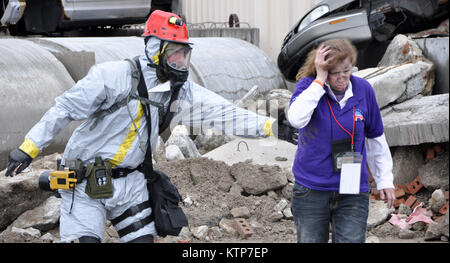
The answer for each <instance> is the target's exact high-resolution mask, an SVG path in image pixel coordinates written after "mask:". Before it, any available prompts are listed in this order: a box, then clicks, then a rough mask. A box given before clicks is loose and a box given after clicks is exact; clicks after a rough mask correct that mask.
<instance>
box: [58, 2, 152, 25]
mask: <svg viewBox="0 0 450 263" xmlns="http://www.w3.org/2000/svg"><path fill="white" fill-rule="evenodd" d="M63 2H65V3H67V4H68V5H73V12H72V13H71V20H72V21H76V20H98V19H120V18H139V17H146V16H147V15H148V14H149V12H150V7H151V0H63Z"/></svg>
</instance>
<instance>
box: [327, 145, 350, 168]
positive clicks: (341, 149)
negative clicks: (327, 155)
mask: <svg viewBox="0 0 450 263" xmlns="http://www.w3.org/2000/svg"><path fill="white" fill-rule="evenodd" d="M351 150H352V139H351V138H347V139H343V140H337V141H332V142H331V154H332V156H333V172H335V173H340V172H341V164H342V162H341V160H340V158H341V157H342V156H343V155H344V154H345V153H347V152H351Z"/></svg>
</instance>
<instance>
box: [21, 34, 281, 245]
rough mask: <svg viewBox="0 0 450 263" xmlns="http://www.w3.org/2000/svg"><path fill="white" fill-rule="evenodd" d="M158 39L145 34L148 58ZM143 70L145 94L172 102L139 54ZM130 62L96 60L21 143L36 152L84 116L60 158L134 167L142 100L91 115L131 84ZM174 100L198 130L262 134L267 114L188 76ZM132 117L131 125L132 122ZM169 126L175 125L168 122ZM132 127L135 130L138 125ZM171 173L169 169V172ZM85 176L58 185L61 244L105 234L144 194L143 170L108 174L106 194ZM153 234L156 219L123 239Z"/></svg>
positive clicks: (154, 128) (154, 111) (139, 158)
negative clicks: (94, 191) (66, 186)
mask: <svg viewBox="0 0 450 263" xmlns="http://www.w3.org/2000/svg"><path fill="white" fill-rule="evenodd" d="M159 48H160V40H159V39H157V38H155V37H150V39H149V41H148V42H147V44H146V52H147V55H148V57H149V58H152V57H153V56H154V55H155V54H157V53H158V52H159ZM139 62H140V65H141V68H142V74H143V77H144V78H145V84H146V86H147V90H148V92H149V100H151V101H155V102H159V103H162V104H164V106H165V108H166V109H167V108H168V106H169V101H170V94H171V91H170V85H162V84H161V83H160V82H159V81H158V78H157V76H156V71H155V68H152V67H150V66H149V65H148V64H149V61H148V60H147V56H145V55H144V56H141V57H139ZM131 72H132V70H131V67H130V64H129V62H127V61H116V62H106V63H102V64H97V65H94V66H93V67H92V68H91V69H90V71H89V73H88V74H87V76H86V77H84V78H83V79H82V80H80V81H79V82H78V83H76V85H75V86H74V87H73V88H71V89H69V90H67V91H66V92H64V93H63V94H62V95H60V96H59V97H57V98H56V99H55V105H54V106H53V107H52V108H51V109H49V110H48V112H47V113H46V114H45V115H44V116H43V117H42V119H41V120H40V121H39V122H38V123H37V124H36V125H35V126H34V127H33V128H32V129H31V130H30V131H29V132H28V134H27V135H26V138H25V142H24V144H26V145H28V146H27V147H29V148H30V149H32V152H34V153H33V154H32V155H34V156H32V157H33V158H34V157H35V155H37V154H38V153H39V152H40V151H42V149H44V148H45V147H47V146H48V145H49V144H50V142H51V141H52V139H53V138H54V137H55V136H56V135H57V134H58V133H59V132H60V131H61V130H62V129H63V128H64V127H65V126H66V125H67V124H68V123H70V122H71V121H74V120H84V122H83V123H82V124H81V125H80V126H79V127H78V128H77V129H76V130H75V131H74V132H73V135H72V136H71V138H70V139H69V141H68V143H67V146H66V148H65V151H64V155H63V159H62V164H65V163H66V162H67V160H75V159H79V160H81V161H82V162H83V165H84V166H86V165H88V164H90V163H94V161H95V157H97V156H100V157H102V159H103V160H109V161H110V163H111V164H112V167H113V168H131V169H133V168H136V167H138V166H139V165H140V164H141V163H142V162H143V161H144V156H145V149H141V148H140V145H144V146H145V145H146V144H145V143H146V142H147V138H148V133H147V123H146V119H145V115H144V111H143V107H142V104H141V102H140V101H139V100H136V99H133V100H130V101H129V104H128V107H127V106H123V107H121V108H119V109H118V110H116V111H114V112H112V113H111V114H108V115H106V116H104V117H103V118H101V119H98V120H96V118H95V117H92V116H93V114H94V113H95V112H98V111H100V110H105V109H108V108H110V107H111V106H112V105H114V104H116V103H118V102H120V101H122V100H123V99H125V98H127V96H128V94H129V93H130V91H131V89H132V77H131ZM178 99H179V100H180V101H181V104H180V107H181V112H178V113H176V114H175V116H174V119H173V122H172V123H175V124H184V125H189V126H193V127H195V128H203V129H206V128H207V129H209V128H216V129H219V130H222V131H224V132H225V133H228V134H234V135H241V136H246V137H258V136H266V135H268V134H270V133H268V132H264V130H265V126H266V129H267V123H268V122H270V124H271V122H273V120H272V121H270V120H269V118H268V117H264V116H261V115H256V114H254V113H252V112H249V111H247V110H245V109H242V108H238V107H236V106H234V104H232V103H230V102H229V101H227V100H226V99H224V98H223V97H221V96H219V95H217V94H215V93H213V92H211V91H209V90H207V89H205V88H204V87H201V86H199V85H197V84H195V83H193V82H191V81H189V80H188V81H186V82H185V83H184V85H183V86H182V87H181V89H180V92H179V97H178ZM150 111H151V121H152V125H151V138H150V142H151V146H152V150H154V149H155V147H156V143H157V139H158V134H159V127H158V123H159V114H158V107H156V106H153V105H152V106H150ZM130 114H131V116H130ZM133 123H134V124H133ZM172 126H173V124H172ZM135 127H136V128H137V132H136V130H135ZM169 176H170V175H169ZM86 181H87V180H83V182H81V183H79V184H77V186H76V188H75V190H74V191H72V190H59V192H60V194H61V197H62V205H61V219H60V235H61V242H70V241H72V240H74V239H77V238H80V237H82V236H89V237H95V238H97V239H99V240H101V239H102V238H103V233H104V229H105V222H106V220H107V219H108V220H111V219H114V218H116V217H118V216H120V215H121V214H122V213H123V212H124V211H126V210H127V209H129V208H130V207H132V206H136V205H138V204H140V203H142V202H144V201H146V200H148V196H149V195H148V190H147V187H146V180H145V178H144V175H143V174H142V173H141V172H139V171H137V170H136V171H134V172H132V173H130V174H128V175H127V176H126V177H122V178H118V179H113V180H112V183H113V189H114V193H113V196H112V197H111V198H108V199H92V198H90V197H89V196H87V194H86V193H85V187H86ZM151 213H152V211H151V208H150V207H147V208H145V209H143V210H142V211H140V212H139V213H137V214H135V215H133V216H130V217H128V218H126V219H125V220H123V221H121V222H119V223H118V224H116V225H115V228H116V229H117V230H118V231H120V230H121V229H124V228H126V227H127V226H129V225H131V224H133V223H135V222H138V221H139V220H144V219H146V218H148V217H149V216H150V215H151ZM148 234H151V235H153V236H154V237H156V235H157V233H156V230H155V227H154V222H151V223H147V224H145V225H141V226H140V228H139V229H138V230H136V231H134V232H131V233H129V234H126V235H124V236H122V237H121V239H120V241H121V242H129V241H132V240H134V239H136V238H138V237H140V236H143V235H148Z"/></svg>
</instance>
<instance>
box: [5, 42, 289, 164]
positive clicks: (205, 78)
mask: <svg viewBox="0 0 450 263" xmlns="http://www.w3.org/2000/svg"><path fill="white" fill-rule="evenodd" d="M190 40H191V41H192V42H193V43H194V46H193V48H194V50H193V53H192V58H191V72H190V79H192V80H193V81H195V82H197V83H198V84H200V85H202V86H204V87H206V88H208V89H210V90H212V91H214V92H216V93H218V94H220V95H222V96H223V97H225V98H227V99H229V100H238V99H241V98H242V97H243V96H244V95H245V94H246V93H247V92H248V91H249V90H250V89H251V88H252V87H253V86H255V85H257V86H258V87H259V91H260V92H261V93H265V92H268V91H270V90H272V89H278V88H285V87H286V86H285V83H284V80H283V78H282V75H281V73H280V72H279V70H278V68H277V67H276V65H275V64H274V63H273V62H272V61H270V59H269V58H268V56H267V55H266V54H265V53H264V52H263V51H262V50H261V49H259V48H258V47H256V46H254V45H252V44H250V43H248V42H245V41H243V40H240V39H235V38H191V39H190ZM143 52H144V41H143V39H142V38H139V37H108V38H97V37H95V38H30V39H27V40H17V39H15V40H14V39H0V59H1V60H0V81H1V82H0V83H1V85H2V89H1V97H0V105H2V106H3V105H5V106H4V109H3V110H2V111H0V117H1V119H0V143H1V144H0V146H1V148H0V170H1V169H4V168H5V167H6V160H7V155H8V153H9V152H10V151H11V150H12V149H14V148H15V147H17V146H18V145H19V144H20V143H21V142H22V141H23V139H24V136H25V134H26V133H27V132H28V130H29V129H30V128H31V127H32V126H33V125H34V124H35V123H36V122H37V121H39V119H40V118H41V117H42V115H43V114H44V113H45V112H46V110H48V109H49V108H50V107H51V106H52V105H53V103H54V98H55V97H56V96H58V95H59V94H61V93H62V92H63V91H64V90H66V89H68V88H70V87H72V86H73V85H74V83H75V82H76V81H78V80H79V79H81V78H82V77H84V76H85V74H86V73H87V71H88V70H89V68H90V67H91V66H92V65H93V64H95V63H102V62H106V61H113V60H121V59H125V58H132V57H134V56H137V55H142V54H143ZM72 79H73V80H72ZM77 125H78V123H77V124H73V125H71V126H69V127H67V128H66V129H65V130H64V132H63V133H62V134H60V135H59V136H58V138H56V139H55V141H54V142H53V144H52V146H57V147H52V148H50V149H48V151H47V152H50V151H51V150H54V149H56V148H57V149H58V150H61V149H62V148H61V147H60V146H63V145H64V144H65V143H66V142H67V140H68V138H69V137H70V134H71V133H72V132H73V129H74V128H75V127H76V126H77Z"/></svg>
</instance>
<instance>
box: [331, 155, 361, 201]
mask: <svg viewBox="0 0 450 263" xmlns="http://www.w3.org/2000/svg"><path fill="white" fill-rule="evenodd" d="M362 159H363V156H362V155H361V154H360V153H358V152H345V153H341V154H339V156H338V157H337V166H338V168H340V169H341V179H340V183H339V193H340V194H359V188H360V183H361V163H362Z"/></svg>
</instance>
